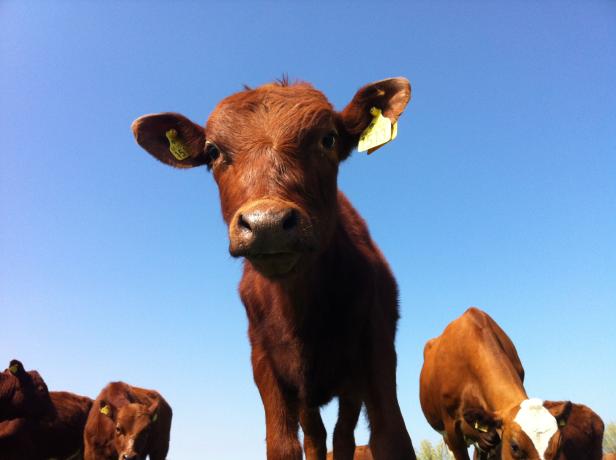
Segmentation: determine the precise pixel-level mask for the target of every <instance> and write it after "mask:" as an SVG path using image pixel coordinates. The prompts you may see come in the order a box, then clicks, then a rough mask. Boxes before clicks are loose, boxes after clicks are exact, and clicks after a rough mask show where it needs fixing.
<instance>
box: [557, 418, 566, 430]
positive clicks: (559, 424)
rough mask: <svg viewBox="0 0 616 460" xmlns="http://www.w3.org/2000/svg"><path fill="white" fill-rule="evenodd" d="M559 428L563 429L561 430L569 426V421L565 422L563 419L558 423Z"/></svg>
mask: <svg viewBox="0 0 616 460" xmlns="http://www.w3.org/2000/svg"><path fill="white" fill-rule="evenodd" d="M558 426H559V427H561V428H562V427H563V426H567V420H565V419H564V418H561V419H560V420H559V421H558Z"/></svg>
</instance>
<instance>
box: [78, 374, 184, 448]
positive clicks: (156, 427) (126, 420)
mask: <svg viewBox="0 0 616 460" xmlns="http://www.w3.org/2000/svg"><path fill="white" fill-rule="evenodd" d="M103 408H105V409H104V410H103ZM171 417H172V413H171V407H170V406H169V404H167V402H166V401H165V399H164V398H163V397H162V396H161V395H160V394H159V393H158V392H157V391H154V390H146V389H143V388H138V387H133V386H131V385H128V384H126V383H124V382H112V383H110V384H109V385H107V386H106V387H105V388H103V390H102V391H101V392H100V394H99V395H98V397H97V398H96V400H95V401H94V404H93V405H92V409H91V410H90V414H89V415H88V421H87V423H86V427H85V431H84V443H85V450H84V459H85V460H118V459H119V460H124V456H126V457H127V458H133V457H135V458H137V459H138V460H145V458H146V456H148V455H149V458H150V460H164V459H165V458H166V456H167V452H168V450H169V433H170V430H171Z"/></svg>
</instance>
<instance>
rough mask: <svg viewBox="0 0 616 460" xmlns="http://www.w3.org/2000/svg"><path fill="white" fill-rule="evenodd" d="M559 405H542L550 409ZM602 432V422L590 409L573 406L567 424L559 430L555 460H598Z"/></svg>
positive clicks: (600, 454) (551, 402)
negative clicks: (558, 445)
mask: <svg viewBox="0 0 616 460" xmlns="http://www.w3.org/2000/svg"><path fill="white" fill-rule="evenodd" d="M560 403H562V402H553V401H545V404H544V405H545V406H546V407H551V406H552V405H555V404H560ZM603 430H604V424H603V420H601V418H600V417H599V416H598V415H597V414H596V413H595V412H594V411H593V410H592V409H591V408H590V407H587V406H585V405H583V404H573V405H572V407H571V413H570V414H569V417H568V419H567V424H566V425H565V426H564V427H562V428H561V429H560V432H561V439H560V450H559V452H558V455H557V456H556V457H555V458H556V460H585V459H588V460H600V459H601V457H602V453H603V445H602V443H603ZM614 460H616V459H614Z"/></svg>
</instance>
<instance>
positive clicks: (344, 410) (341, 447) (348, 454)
mask: <svg viewBox="0 0 616 460" xmlns="http://www.w3.org/2000/svg"><path fill="white" fill-rule="evenodd" d="M360 412H361V401H360V400H359V399H353V398H347V397H344V396H341V397H340V398H338V421H337V422H336V428H334V460H353V456H354V454H355V435H354V431H355V426H356V425H357V419H358V418H359V413H360Z"/></svg>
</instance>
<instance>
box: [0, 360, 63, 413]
mask: <svg viewBox="0 0 616 460" xmlns="http://www.w3.org/2000/svg"><path fill="white" fill-rule="evenodd" d="M50 408H51V399H50V397H49V390H48V389H47V385H46V384H45V381H44V380H43V378H42V377H41V376H40V374H39V373H38V372H37V371H26V370H25V369H24V366H23V364H22V363H21V362H20V361H18V360H16V359H13V360H12V361H11V362H10V363H9V367H8V368H7V369H5V370H4V372H2V373H0V421H4V420H8V419H12V418H21V417H38V416H41V415H43V414H45V413H47V412H48V411H49V410H50Z"/></svg>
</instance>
